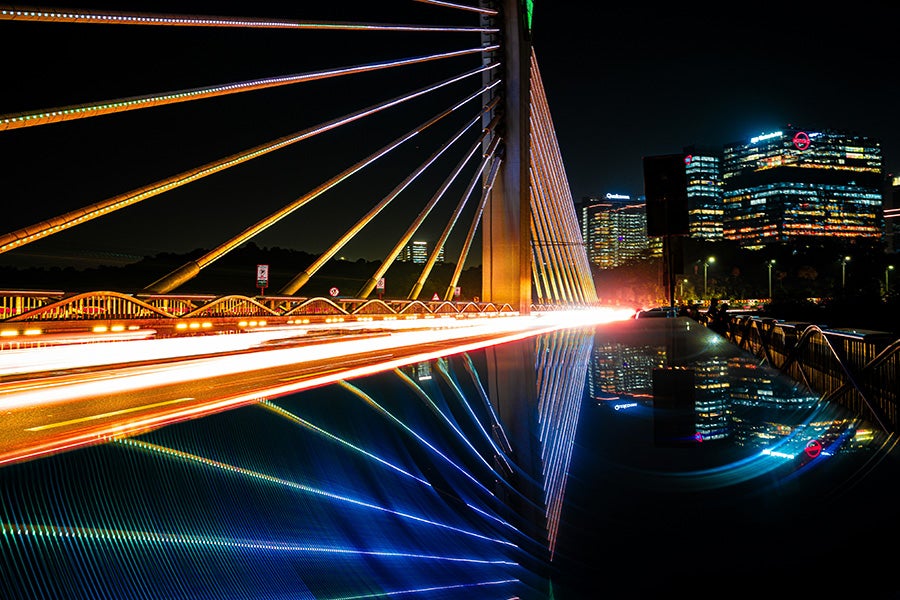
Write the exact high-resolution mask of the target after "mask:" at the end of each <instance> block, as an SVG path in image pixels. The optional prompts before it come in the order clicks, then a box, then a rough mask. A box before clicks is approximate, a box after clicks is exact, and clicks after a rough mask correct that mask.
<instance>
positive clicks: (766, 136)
mask: <svg viewBox="0 0 900 600" xmlns="http://www.w3.org/2000/svg"><path fill="white" fill-rule="evenodd" d="M776 137H781V132H780V131H773V132H772V133H762V134H760V135H758V136H756V137H752V138H750V143H751V144H755V143H756V142H761V141H763V140H770V139H772V138H776Z"/></svg>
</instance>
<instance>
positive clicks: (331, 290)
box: [328, 287, 341, 298]
mask: <svg viewBox="0 0 900 600" xmlns="http://www.w3.org/2000/svg"><path fill="white" fill-rule="evenodd" d="M328 293H329V294H331V297H332V298H333V297H335V296H337V295H338V294H340V293H341V290H339V289H337V288H336V287H333V288H331V289H330V290H328Z"/></svg>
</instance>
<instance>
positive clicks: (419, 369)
mask: <svg viewBox="0 0 900 600" xmlns="http://www.w3.org/2000/svg"><path fill="white" fill-rule="evenodd" d="M400 370H401V371H403V372H404V373H406V374H407V375H409V376H410V377H411V378H413V379H414V380H415V381H428V380H430V379H431V378H432V373H431V363H430V362H420V363H415V364H412V365H406V366H405V367H401V368H400Z"/></svg>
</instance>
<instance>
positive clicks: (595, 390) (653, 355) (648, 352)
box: [588, 342, 666, 398]
mask: <svg viewBox="0 0 900 600" xmlns="http://www.w3.org/2000/svg"><path fill="white" fill-rule="evenodd" d="M665 364H666V350H665V348H664V347H661V346H632V345H626V344H621V343H618V342H608V343H606V344H601V343H598V344H596V345H595V346H594V359H593V361H591V369H590V370H589V377H588V393H589V394H590V395H591V397H592V398H602V397H605V396H607V395H609V394H613V395H618V394H628V395H643V394H650V393H651V392H652V391H653V369H654V367H662V366H663V365H665Z"/></svg>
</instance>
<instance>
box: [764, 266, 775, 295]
mask: <svg viewBox="0 0 900 600" xmlns="http://www.w3.org/2000/svg"><path fill="white" fill-rule="evenodd" d="M774 265H775V259H774V258H773V259H772V260H770V261H769V263H768V264H767V265H766V266H767V267H769V300H771V299H772V267H773V266H774Z"/></svg>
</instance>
